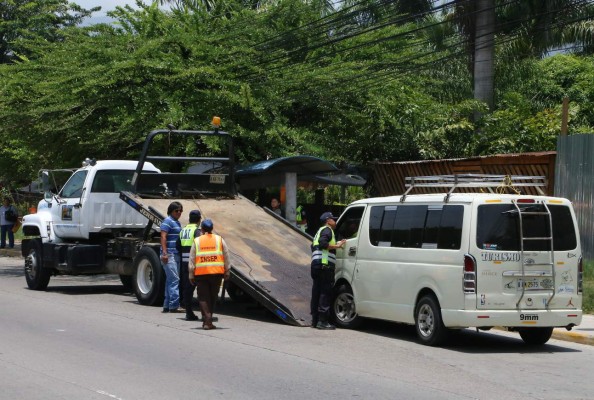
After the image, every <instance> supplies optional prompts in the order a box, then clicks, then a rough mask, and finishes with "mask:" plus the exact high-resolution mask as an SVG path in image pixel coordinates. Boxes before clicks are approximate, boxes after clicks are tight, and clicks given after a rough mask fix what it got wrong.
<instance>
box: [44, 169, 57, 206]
mask: <svg viewBox="0 0 594 400" xmlns="http://www.w3.org/2000/svg"><path fill="white" fill-rule="evenodd" d="M41 186H42V188H43V200H45V201H46V202H48V203H51V202H52V198H53V196H54V195H53V194H52V192H51V190H50V179H49V172H48V171H42V172H41Z"/></svg>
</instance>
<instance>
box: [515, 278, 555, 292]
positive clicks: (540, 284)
mask: <svg viewBox="0 0 594 400" xmlns="http://www.w3.org/2000/svg"><path fill="white" fill-rule="evenodd" d="M522 286H524V288H525V289H526V290H543V289H551V288H552V287H553V280H552V279H528V280H525V281H524V280H522V279H518V290H522Z"/></svg>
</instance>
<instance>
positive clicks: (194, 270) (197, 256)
mask: <svg viewBox="0 0 594 400" xmlns="http://www.w3.org/2000/svg"><path fill="white" fill-rule="evenodd" d="M213 228H214V225H213V223H212V221H211V220H210V219H205V220H204V221H202V224H200V230H201V231H202V236H199V237H197V238H196V239H194V243H192V248H191V249H190V258H189V262H190V263H189V265H188V276H189V278H190V282H192V284H197V285H198V304H199V305H200V311H201V313H202V315H203V319H202V329H205V330H209V329H215V328H216V326H214V325H213V324H212V318H213V316H212V315H213V313H214V305H215V302H216V300H217V294H218V293H219V290H220V287H221V282H222V281H223V278H225V279H228V278H229V268H230V265H229V255H228V252H227V244H226V243H225V241H224V240H223V238H222V237H221V236H219V235H217V234H214V233H212V230H213Z"/></svg>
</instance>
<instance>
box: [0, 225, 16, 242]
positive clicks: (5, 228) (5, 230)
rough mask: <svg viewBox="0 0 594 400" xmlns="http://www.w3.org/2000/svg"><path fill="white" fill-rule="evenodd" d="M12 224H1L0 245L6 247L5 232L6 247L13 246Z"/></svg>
mask: <svg viewBox="0 0 594 400" xmlns="http://www.w3.org/2000/svg"><path fill="white" fill-rule="evenodd" d="M13 226H14V225H13V224H10V225H2V229H1V232H0V238H1V239H2V241H1V243H0V247H6V234H7V233H8V247H11V248H12V247H14V233H12V227H13Z"/></svg>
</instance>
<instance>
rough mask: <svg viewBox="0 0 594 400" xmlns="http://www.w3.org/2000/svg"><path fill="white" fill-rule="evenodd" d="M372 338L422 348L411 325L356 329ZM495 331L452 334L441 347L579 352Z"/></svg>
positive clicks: (472, 350) (469, 350) (384, 324)
mask: <svg viewBox="0 0 594 400" xmlns="http://www.w3.org/2000/svg"><path fill="white" fill-rule="evenodd" d="M359 331H363V332H366V333H369V334H372V335H379V336H384V337H388V338H393V339H397V340H404V341H407V342H413V343H416V344H417V345H418V346H424V345H422V344H420V343H419V342H418V340H417V334H416V331H415V327H414V326H412V325H406V324H398V323H394V322H387V321H378V320H367V321H365V323H364V325H363V326H362V327H361V328H360V329H359ZM496 332H497V331H495V330H492V331H479V332H476V330H474V329H460V330H455V331H452V332H451V333H450V335H449V337H448V339H447V341H446V342H445V343H444V344H443V345H442V346H440V347H442V348H444V349H447V350H453V351H458V352H461V353H469V354H492V353H493V354H501V353H526V354H538V353H543V354H546V353H573V352H578V353H579V352H580V351H579V350H576V349H572V348H568V347H563V346H559V345H556V344H545V345H544V346H528V345H526V344H525V343H524V341H523V340H522V339H521V338H520V335H519V334H517V333H516V334H515V335H517V337H510V336H505V335H502V334H497V333H496Z"/></svg>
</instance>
